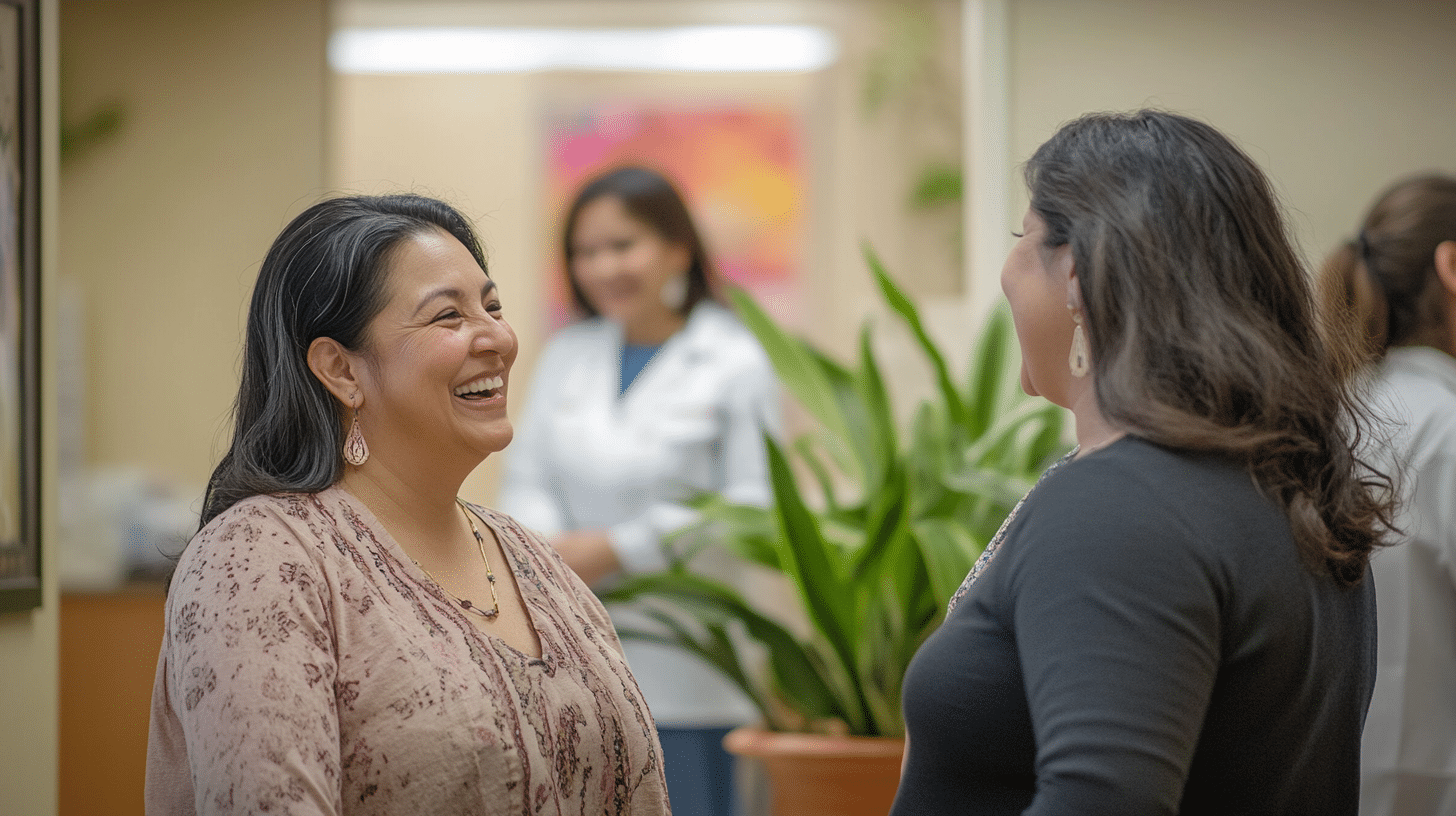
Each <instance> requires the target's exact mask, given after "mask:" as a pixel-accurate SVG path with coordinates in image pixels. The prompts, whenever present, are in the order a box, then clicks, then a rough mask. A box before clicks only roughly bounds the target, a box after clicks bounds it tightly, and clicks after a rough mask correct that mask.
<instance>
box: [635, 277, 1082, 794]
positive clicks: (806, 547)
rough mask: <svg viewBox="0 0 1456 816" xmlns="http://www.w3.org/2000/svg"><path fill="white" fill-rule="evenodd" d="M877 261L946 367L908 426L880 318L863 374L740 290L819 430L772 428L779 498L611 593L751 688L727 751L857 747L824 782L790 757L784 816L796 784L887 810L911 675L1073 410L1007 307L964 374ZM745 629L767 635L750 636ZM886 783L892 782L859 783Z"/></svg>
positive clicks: (771, 456) (700, 536)
mask: <svg viewBox="0 0 1456 816" xmlns="http://www.w3.org/2000/svg"><path fill="white" fill-rule="evenodd" d="M865 255H866V259H867V261H868V264H869V267H870V270H871V272H872V273H873V275H874V277H875V280H876V282H877V284H878V286H879V291H880V293H881V294H882V296H883V297H884V299H885V302H886V303H887V304H888V305H889V307H890V309H891V310H892V311H893V312H894V313H895V314H896V315H898V316H899V318H900V319H901V320H903V321H904V323H905V324H906V326H907V327H908V328H909V330H910V332H911V333H912V334H913V336H914V338H915V340H916V345H917V347H918V348H919V350H920V351H921V352H922V353H923V355H924V357H925V359H926V361H927V362H928V364H929V366H930V369H931V371H932V373H933V375H934V377H935V380H936V384H937V387H936V392H935V393H936V398H935V399H928V400H924V401H922V402H921V403H920V404H919V405H918V407H917V408H916V410H915V411H914V412H913V418H912V419H911V421H910V422H909V424H908V428H905V429H901V428H900V427H898V425H897V422H896V420H895V414H894V412H893V410H892V405H891V400H890V395H889V392H888V390H887V388H886V385H885V378H884V376H883V375H882V373H881V368H880V366H879V364H878V362H877V361H876V359H875V356H874V353H873V351H872V349H871V343H870V338H871V335H870V330H869V324H868V323H866V324H865V326H864V327H863V329H862V330H861V332H860V338H859V339H860V342H859V359H858V361H857V364H856V365H855V366H853V367H849V366H845V365H842V364H840V363H839V362H836V361H835V360H833V359H831V358H830V357H829V356H827V355H826V354H824V353H822V352H820V351H819V350H818V349H817V348H815V347H814V346H813V345H812V344H810V343H809V342H807V341H805V340H802V339H799V338H797V337H795V336H793V335H791V334H790V333H789V332H787V331H786V330H784V329H783V328H781V327H779V326H778V325H776V324H775V323H774V321H773V320H772V319H771V318H769V317H768V315H767V314H766V313H764V312H763V310H762V309H760V308H759V307H758V306H757V305H756V304H755V303H754V302H753V301H752V299H750V298H749V297H747V296H746V295H744V294H743V293H741V292H733V293H731V297H732V300H733V303H734V306H735V307H736V308H737V310H738V313H739V315H740V316H741V317H742V319H743V320H744V322H745V323H746V324H747V325H748V327H749V328H750V329H751V330H752V331H753V332H754V334H755V335H756V336H757V337H758V340H759V342H761V343H762V344H763V347H764V349H765V350H766V351H767V353H768V355H769V357H770V358H771V360H772V361H773V364H774V367H775V369H776V370H777V372H778V374H779V377H780V379H781V380H782V382H783V383H784V386H785V387H786V388H787V389H788V391H789V392H790V393H791V394H792V395H793V396H794V398H795V399H796V400H797V401H798V402H799V404H800V405H802V406H803V407H804V408H805V409H806V411H807V412H808V413H809V414H810V415H812V417H813V418H814V420H815V421H816V422H817V425H818V428H817V430H816V431H815V432H813V433H810V434H806V435H804V436H802V437H800V438H798V439H795V440H793V442H792V443H791V445H790V447H789V448H788V449H785V448H784V447H783V446H781V445H780V444H779V443H778V442H776V441H775V440H774V439H773V438H771V437H765V439H764V444H765V445H766V447H767V455H768V463H769V471H770V476H771V481H772V486H773V496H774V502H773V504H772V506H770V507H766V508H764V507H753V506H746V505H735V504H731V503H728V502H726V501H724V500H723V499H721V498H719V497H714V496H704V497H701V498H700V499H699V500H698V501H697V502H696V504H697V507H698V508H699V509H700V510H701V512H702V520H701V522H700V523H699V524H697V525H695V526H694V527H692V528H689V529H688V530H686V531H684V532H683V533H682V534H681V537H680V539H679V542H678V543H679V545H680V546H679V548H678V551H679V552H680V553H685V554H684V555H682V556H680V557H679V558H678V560H677V561H676V562H675V563H674V564H673V565H672V567H671V568H670V569H668V570H667V571H665V572H661V573H655V574H650V575H639V576H634V577H632V578H630V579H628V580H626V581H624V582H623V583H622V584H620V585H618V586H616V587H615V588H613V589H612V590H610V591H609V592H608V593H607V594H606V600H607V601H608V602H612V601H618V600H620V601H626V600H636V601H642V600H647V601H649V603H648V604H647V605H648V606H649V608H650V614H651V615H652V616H653V618H655V620H656V621H657V622H658V623H659V624H660V625H661V630H660V631H643V630H624V631H622V632H621V634H622V636H623V637H629V638H638V639H644V640H650V641H654V642H659V643H667V644H671V645H673V646H676V647H678V648H682V649H686V650H688V651H689V652H692V653H694V654H696V655H698V656H699V657H700V658H701V659H702V660H704V661H705V662H707V663H708V664H710V665H712V666H714V667H715V668H717V669H718V670H719V671H720V672H722V673H723V674H724V675H725V676H726V677H728V678H729V679H730V680H731V681H732V682H734V683H735V684H736V685H737V686H738V687H739V688H741V689H742V690H743V692H744V693H745V694H746V695H747V696H748V697H749V699H751V700H753V701H754V703H755V704H756V705H757V707H758V709H759V711H760V713H761V715H762V727H755V728H745V729H739V730H738V731H735V732H734V733H733V734H730V735H729V739H728V746H729V749H730V750H736V751H737V752H740V753H746V754H751V755H759V756H765V755H766V754H773V756H772V757H768V756H765V759H766V764H767V766H768V770H769V773H770V777H771V778H772V777H773V775H774V772H775V769H776V767H783V765H784V762H787V761H789V760H785V759H784V758H783V757H782V756H779V750H778V749H779V748H785V747H787V748H788V749H790V753H794V754H803V753H806V752H807V754H808V755H809V756H810V757H814V756H818V757H820V758H823V757H831V756H832V757H838V758H840V759H846V758H854V757H858V759H851V761H850V765H851V768H850V771H849V772H850V775H851V777H852V781H845V782H839V783H830V782H827V781H825V782H823V783H821V784H814V783H812V782H809V779H810V778H811V777H812V776H814V775H815V774H817V773H819V771H818V770H815V768H811V767H806V766H803V765H802V764H799V765H797V766H796V767H794V768H793V769H792V770H791V771H789V772H790V773H792V774H793V777H794V778H795V779H796V780H797V782H796V783H795V784H794V785H789V786H786V785H784V784H775V785H774V797H775V812H776V813H777V814H778V816H790V814H791V813H792V812H793V811H794V807H795V806H794V805H793V803H792V802H790V801H788V799H789V798H792V797H793V796H794V794H795V793H796V792H807V793H808V794H809V795H810V796H811V797H812V798H813V800H814V805H815V809H814V810H813V811H812V812H816V813H835V812H841V811H838V810H835V809H833V808H835V807H838V806H837V805H835V804H833V802H832V801H830V800H832V799H834V798H835V797H836V796H839V797H840V798H845V799H846V800H848V799H853V798H859V799H863V798H865V797H868V800H869V801H868V804H869V806H870V807H871V809H872V810H871V812H879V813H883V812H884V811H885V810H886V809H888V806H889V797H890V796H893V792H894V787H895V784H896V782H897V780H898V775H899V764H900V752H901V750H902V746H903V735H904V721H903V719H902V716H901V708H900V687H901V682H902V680H903V678H904V676H905V669H906V667H907V666H908V665H909V662H910V659H911V657H913V656H914V654H915V651H916V649H917V648H919V646H920V644H921V643H922V642H923V641H924V640H925V638H926V637H927V636H928V635H929V634H930V633H931V632H932V631H933V630H934V629H935V627H936V626H938V625H939V624H940V622H941V620H942V618H943V617H944V614H945V609H946V604H947V602H948V600H949V598H950V596H951V594H952V593H953V592H954V591H955V590H956V588H957V587H958V586H959V585H960V583H961V581H962V580H963V578H964V577H965V575H966V573H967V572H968V571H969V570H970V568H971V566H972V564H973V563H974V562H975V559H976V558H977V557H978V556H979V555H980V553H981V551H982V550H983V549H984V547H985V545H986V543H987V542H988V541H989V540H990V538H991V537H992V536H993V535H994V534H995V532H996V530H997V529H998V528H999V527H1000V525H1001V523H1002V521H1003V520H1004V519H1005V517H1006V515H1007V514H1008V513H1009V512H1010V510H1011V508H1012V507H1013V506H1014V505H1015V503H1016V502H1017V501H1018V500H1019V499H1020V498H1021V496H1023V495H1024V494H1025V493H1026V492H1027V491H1028V490H1029V489H1030V487H1031V484H1032V483H1033V481H1034V480H1035V478H1036V476H1037V475H1038V474H1039V473H1040V472H1041V471H1042V470H1043V469H1044V468H1045V467H1046V465H1047V464H1049V463H1050V462H1051V461H1052V460H1053V459H1055V458H1056V457H1057V456H1058V455H1059V454H1060V453H1061V452H1063V451H1064V449H1065V445H1064V443H1063V442H1062V427H1063V418H1064V415H1063V413H1062V411H1061V409H1059V408H1057V407H1056V406H1053V405H1051V404H1050V403H1047V402H1045V401H1044V400H1040V399H1032V398H1029V397H1027V396H1025V395H1024V394H1023V393H1022V392H1021V389H1020V387H1019V369H1018V367H1017V365H1016V363H1015V356H1014V355H1015V343H1014V341H1013V338H1012V329H1011V323H1010V318H1009V316H1008V315H1007V313H1006V311H1005V309H1004V308H998V309H997V310H995V311H994V312H993V314H992V315H991V316H990V319H989V320H988V321H987V324H986V326H985V328H984V329H983V331H982V333H981V335H980V338H979V340H978V342H977V345H976V349H975V352H974V354H973V359H972V361H971V366H970V370H969V372H968V375H967V377H966V380H965V381H964V382H962V383H957V382H955V381H954V380H953V379H952V376H951V373H950V369H949V367H948V365H947V363H946V361H945V357H944V355H942V354H941V352H940V350H939V349H938V348H937V347H936V345H935V343H934V342H933V341H932V340H931V338H930V336H929V334H928V333H927V332H926V330H925V327H924V325H923V324H922V322H921V320H920V317H919V314H918V312H917V310H916V308H915V306H914V304H913V303H912V302H911V301H910V299H909V298H907V297H906V296H905V294H904V293H903V292H902V291H901V289H900V288H899V287H898V286H897V285H896V284H895V282H894V281H893V280H892V279H891V278H890V276H889V275H888V274H887V273H886V271H885V270H884V268H883V266H882V265H881V264H880V262H879V260H878V259H877V258H876V257H875V255H874V253H873V252H872V251H869V250H866V253H865ZM796 469H797V471H798V473H800V474H804V475H805V478H803V479H801V478H800V476H796ZM801 481H806V482H808V483H810V486H811V488H810V489H808V490H805V489H803V488H802V487H801V484H800V482H801ZM708 540H711V541H715V542H721V543H725V544H726V545H727V546H728V547H730V548H731V549H732V550H733V551H734V552H736V553H737V554H738V555H739V556H740V557H742V558H744V559H746V560H748V561H750V562H752V563H755V564H758V565H761V566H763V567H766V568H768V569H770V570H774V571H776V572H778V573H781V574H782V575H784V576H786V577H787V578H788V579H789V582H790V583H791V584H792V585H793V587H794V588H795V590H796V594H797V596H798V600H799V602H800V604H801V605H802V610H803V613H804V617H805V618H806V619H807V621H808V623H809V624H810V629H811V630H812V632H811V634H810V635H809V636H808V637H801V636H797V635H796V634H795V633H794V631H793V627H791V626H789V625H787V624H786V623H785V622H783V621H780V620H776V619H774V618H773V617H771V616H769V615H767V614H765V613H763V612H761V611H760V610H758V609H755V608H754V607H753V606H752V605H751V604H750V603H748V602H747V601H746V600H745V599H744V597H743V596H742V595H741V594H740V593H739V592H738V591H736V590H735V589H734V588H732V587H729V586H726V585H724V584H721V583H717V582H714V581H712V580H710V579H707V578H705V577H703V576H701V575H698V574H697V573H695V572H694V571H693V568H692V555H691V554H692V552H693V551H694V545H693V542H694V541H708ZM745 639H746V640H747V641H750V642H752V643H756V644H757V645H758V647H759V648H757V649H751V650H745V649H743V648H742V647H741V645H740V644H741V643H742V641H743V640H745ZM749 652H753V653H756V654H751V653H749ZM805 735H813V736H812V737H806V736H805ZM873 756H879V757H880V758H879V759H878V760H877V761H876V760H874V759H871V757H873ZM876 762H878V764H877V765H876ZM875 768H878V770H875ZM875 779H878V780H879V785H880V787H881V788H882V790H881V791H880V792H879V793H864V792H857V788H854V787H853V785H854V784H855V783H863V782H866V781H873V780H875ZM886 786H887V788H888V789H887V790H885V789H884V788H886ZM826 797H829V799H826ZM826 802H828V804H826ZM874 808H878V810H877V811H875V810H873V809H874Z"/></svg>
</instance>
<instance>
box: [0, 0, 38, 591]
mask: <svg viewBox="0 0 1456 816" xmlns="http://www.w3.org/2000/svg"><path fill="white" fill-rule="evenodd" d="M37 15H38V9H37V4H36V0H0V613H13V612H24V611H26V610H30V609H34V608H36V607H38V606H40V605H41V540H40V527H41V519H40V505H41V501H40V497H41V484H40V460H41V451H40V446H41V434H40V431H41V423H40V337H41V332H40V283H41V281H40V257H39V250H40V93H39V91H40V37H39V23H38V19H37Z"/></svg>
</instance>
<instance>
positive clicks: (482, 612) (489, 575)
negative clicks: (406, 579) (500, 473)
mask: <svg viewBox="0 0 1456 816" xmlns="http://www.w3.org/2000/svg"><path fill="white" fill-rule="evenodd" d="M455 503H456V504H457V505H459V506H460V512H462V513H464V514H465V521H466V522H468V523H469V524H470V532H471V534H472V535H474V536H475V547H476V549H478V550H480V560H481V561H483V562H485V578H486V580H487V581H489V582H490V601H491V608H490V609H481V608H480V607H478V606H476V605H475V604H474V603H471V602H470V600H469V599H467V598H462V597H460V596H459V595H456V594H455V593H453V592H451V591H450V590H448V589H445V585H444V584H441V583H440V581H439V580H438V579H436V578H435V576H433V575H431V574H430V571H429V570H427V569H425V567H424V565H422V564H421V563H420V562H418V561H415V560H414V559H413V558H411V559H410V560H411V561H414V564H415V566H417V567H419V568H420V572H423V573H424V574H425V577H426V578H429V579H430V580H431V581H433V582H434V584H435V586H437V587H439V588H440V591H441V592H444V593H445V594H446V595H449V596H450V597H451V598H454V599H455V603H457V604H460V608H461V609H464V610H465V611H466V612H474V613H475V614H477V615H479V616H481V617H482V618H485V619H487V620H495V617H496V616H497V615H499V614H500V598H499V597H497V596H496V594H495V573H494V572H491V571H490V559H489V558H486V557H485V538H484V537H483V536H481V534H480V530H479V529H477V528H476V526H475V519H473V518H471V515H470V511H469V510H467V509H466V507H465V502H463V501H460V499H459V498H458V497H457V498H456V499H455Z"/></svg>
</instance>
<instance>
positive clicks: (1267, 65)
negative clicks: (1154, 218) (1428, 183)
mask: <svg viewBox="0 0 1456 816" xmlns="http://www.w3.org/2000/svg"><path fill="white" fill-rule="evenodd" d="M973 2H974V0H973ZM978 5H990V6H997V5H1002V6H1004V9H1005V12H1006V14H1005V20H1006V23H1005V25H1006V29H1005V31H1004V32H1003V33H1004V35H1005V36H1006V37H1007V38H1008V39H1007V50H1008V54H1009V59H1008V60H1007V63H1006V67H1007V71H1008V79H1007V87H1006V93H1007V109H1008V111H1009V115H1008V121H1007V122H1006V128H1007V130H1008V133H1009V154H1010V155H1009V156H1007V157H1006V160H1007V161H1008V162H1010V163H1019V162H1021V161H1023V160H1025V158H1026V157H1027V156H1029V155H1030V153H1031V152H1032V151H1033V150H1034V149H1035V148H1036V146H1037V145H1038V144H1040V143H1041V142H1042V141H1043V140H1045V139H1046V138H1047V137H1048V136H1050V135H1051V134H1052V132H1054V130H1055V129H1056V127H1057V126H1058V125H1059V124H1060V123H1062V122H1064V121H1066V120H1068V119H1071V118H1073V117H1075V116H1077V115H1078V114H1081V113H1083V112H1086V111H1092V110H1121V109H1131V108H1136V107H1141V106H1147V105H1151V106H1159V107H1165V108H1170V109H1173V110H1177V111H1180V112H1183V113H1187V114H1190V115H1193V116H1197V117H1199V118H1202V119H1205V120H1207V121H1209V122H1212V123H1213V124H1215V125H1216V126H1218V127H1219V128H1221V129H1223V130H1224V131H1225V132H1227V133H1229V134H1230V135H1232V136H1233V137H1235V138H1236V139H1237V140H1238V141H1239V142H1240V144H1241V145H1242V146H1243V147H1244V149H1245V150H1247V151H1248V152H1249V154H1250V155H1251V156H1253V158H1254V159H1255V161H1257V162H1259V163H1260V165H1261V166H1263V167H1264V169H1265V170H1266V171H1267V172H1268V173H1269V174H1270V176H1271V177H1272V178H1273V180H1274V182H1275V185H1276V186H1277V188H1278V189H1279V191H1280V193H1281V195H1282V196H1283V197H1284V202H1285V204H1286V206H1287V207H1288V209H1289V215H1290V220H1291V224H1292V226H1293V228H1294V231H1295V234H1296V237H1297V239H1298V240H1299V242H1300V243H1301V245H1302V247H1303V249H1304V252H1305V254H1306V255H1307V257H1309V258H1310V259H1311V260H1315V261H1317V260H1318V259H1319V258H1322V257H1323V255H1324V254H1325V253H1326V252H1327V251H1328V250H1329V249H1330V248H1331V247H1332V246H1333V245H1334V244H1335V243H1336V242H1338V241H1339V240H1341V239H1343V238H1344V237H1347V236H1349V235H1350V234H1351V232H1352V231H1353V230H1354V227H1355V224H1356V221H1357V219H1358V218H1359V215H1360V214H1361V212H1362V211H1363V209H1364V207H1365V206H1366V205H1367V203H1368V202H1369V200H1370V198H1371V197H1373V196H1374V195H1375V193H1376V192H1377V191H1378V190H1379V189H1380V188H1381V187H1383V186H1384V185H1385V184H1386V183H1388V182H1389V181H1391V180H1392V179H1393V178H1395V177H1396V176H1399V175H1403V174H1406V173H1411V172H1415V171H1420V170H1426V169H1444V170H1446V171H1448V172H1456V105H1453V104H1452V92H1453V89H1456V58H1453V56H1452V55H1453V43H1456V3H1452V2H1450V1H1449V0H1402V2H1390V3H1376V2H1364V1H1363V0H1226V1H1225V2H1218V3H1194V2H1176V3H1172V2H1164V1H1163V0H1096V1H1095V2H1094V1H1092V0H1011V2H1007V3H1004V4H998V3H989V4H978ZM993 113H994V112H993ZM1011 182H1012V183H1011V184H1010V186H1009V187H1010V195H1009V202H1010V203H1009V204H1008V206H1007V209H1006V211H1005V212H1004V213H1002V214H1001V215H1000V216H999V217H1000V219H1001V220H1002V221H1003V223H1002V224H1001V227H1002V229H1001V230H999V232H1000V233H1001V234H1003V235H1004V234H1005V233H1006V231H1008V230H1010V229H1011V228H1012V227H1013V226H1014V225H1015V224H1017V223H1019V221H1020V218H1021V213H1022V211H1023V209H1024V207H1025V194H1024V191H1023V190H1022V188H1021V185H1020V178H1019V176H1015V175H1013V176H1012V177H1011ZM1001 254H1002V255H1004V252H1003V253H1001ZM995 272H996V270H995V269H987V268H984V267H983V268H981V269H979V270H978V274H980V275H987V274H995Z"/></svg>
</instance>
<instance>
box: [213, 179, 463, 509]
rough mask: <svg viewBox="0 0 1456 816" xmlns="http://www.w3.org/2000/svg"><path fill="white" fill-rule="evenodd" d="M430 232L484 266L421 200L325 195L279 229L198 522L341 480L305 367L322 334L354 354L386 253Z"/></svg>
mask: <svg viewBox="0 0 1456 816" xmlns="http://www.w3.org/2000/svg"><path fill="white" fill-rule="evenodd" d="M431 230H442V231H444V232H446V233H449V234H450V235H453V236H454V237H455V238H456V239H458V240H459V241H460V243H462V244H464V245H465V247H466V248H467V249H468V250H470V254H471V255H473V256H475V260H476V261H477V262H479V263H480V268H481V269H485V268H486V264H485V256H484V254H483V253H482V251H481V248H480V242H479V241H478V240H477V238H476V235H475V230H474V229H473V228H472V227H471V226H470V223H469V222H468V221H467V220H466V219H465V217H464V216H462V215H461V214H460V213H459V212H457V211H456V210H455V209H454V208H453V207H451V206H450V205H448V204H445V203H443V202H441V201H436V200H435V199H432V198H425V197H424V196H417V195H390V196H348V197H342V198H334V199H330V200H327V201H322V202H320V203H318V204H315V205H313V206H312V207H309V208H308V209H307V210H305V211H304V212H303V213H301V214H300V215H299V216H298V217H297V218H295V219H293V221H292V222H291V223H290V224H289V225H288V226H287V227H284V229H283V232H282V233H280V234H279V235H278V238H277V239H276V240H274V242H273V246H272V248H270V249H269V250H268V255H267V257H265V258H264V259H263V266H262V268H261V269H260V270H259V272H258V282H257V284H255V285H254V287H253V299H252V303H251V305H250V306H249V308H248V323H247V329H246V335H245V339H244V344H243V373H242V381H241V383H240V385H239V386H238V396H237V400H236V401H235V402H234V403H233V438H232V444H231V445H230V446H229V448H228V451H227V453H226V454H225V455H224V456H223V457H222V461H220V462H218V465H217V468H216V469H215V470H214V471H213V472H212V478H211V479H209V480H208V483H207V493H206V495H205V496H204V498H203V506H202V525H204V526H205V525H206V524H207V523H208V522H209V521H211V520H212V519H213V518H214V517H216V516H217V515H218V514H219V513H221V512H222V511H224V510H226V509H227V508H229V507H231V506H233V504H235V503H237V502H239V501H241V500H243V499H246V498H248V497H250V496H256V495H260V494H265V493H280V492H305V493H314V492H318V491H320V490H323V489H324V488H326V487H328V486H330V485H332V484H333V483H334V482H336V481H338V479H339V476H340V475H341V474H342V473H343V422H342V421H341V418H342V417H341V412H342V407H341V406H340V405H339V404H338V402H337V401H336V400H335V399H334V397H333V395H332V394H330V393H329V391H328V389H326V388H325V387H324V385H323V383H321V382H319V380H318V378H317V377H315V376H314V374H313V371H312V370H310V369H309V367H308V348H309V345H310V344H311V343H312V342H313V341H314V340H315V339H317V338H319V337H331V338H333V339H334V340H336V341H338V342H339V344H341V345H343V346H344V347H345V348H348V349H350V350H354V351H361V352H362V351H363V350H364V346H365V344H366V343H367V341H368V337H367V336H366V328H367V326H368V325H369V322H370V321H371V320H373V319H374V317H375V316H376V315H378V314H379V312H380V311H381V310H382V309H383V308H384V306H385V301H386V298H387V291H386V284H387V278H388V273H389V261H390V257H391V254H392V252H393V251H394V249H395V248H396V247H398V246H399V245H400V244H401V243H402V242H403V241H405V240H406V239H408V238H410V237H412V236H415V235H419V234H421V233H425V232H429V231H431Z"/></svg>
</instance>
